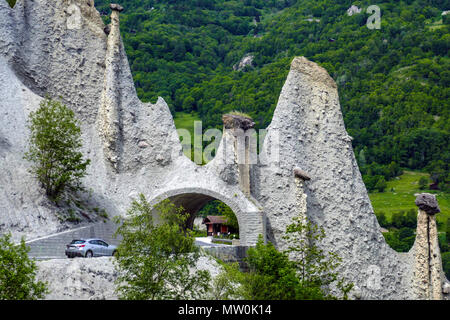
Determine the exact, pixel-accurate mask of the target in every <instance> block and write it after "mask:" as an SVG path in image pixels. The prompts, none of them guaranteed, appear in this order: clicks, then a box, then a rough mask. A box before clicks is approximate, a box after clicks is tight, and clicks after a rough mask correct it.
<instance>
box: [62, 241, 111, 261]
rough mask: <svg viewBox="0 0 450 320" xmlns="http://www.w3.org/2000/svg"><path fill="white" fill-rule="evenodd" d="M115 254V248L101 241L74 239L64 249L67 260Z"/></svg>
mask: <svg viewBox="0 0 450 320" xmlns="http://www.w3.org/2000/svg"><path fill="white" fill-rule="evenodd" d="M116 252H117V246H114V245H110V244H107V243H106V242H105V241H103V240H102V239H75V240H72V242H71V243H70V244H68V245H67V248H66V256H67V257H68V258H73V257H86V258H92V257H100V256H113V255H115V254H116Z"/></svg>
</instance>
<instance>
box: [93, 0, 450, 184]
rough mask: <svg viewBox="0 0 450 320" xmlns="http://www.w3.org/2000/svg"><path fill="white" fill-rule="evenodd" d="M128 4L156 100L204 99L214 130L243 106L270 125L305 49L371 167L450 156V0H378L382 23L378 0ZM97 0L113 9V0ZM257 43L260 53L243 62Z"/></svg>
mask: <svg viewBox="0 0 450 320" xmlns="http://www.w3.org/2000/svg"><path fill="white" fill-rule="evenodd" d="M122 4H123V5H124V7H125V11H124V12H123V13H122V24H121V31H122V36H123V39H124V43H125V47H126V51H127V54H128V57H129V61H130V65H131V69H132V72H133V76H134V80H135V83H136V87H137V92H138V95H139V97H140V98H141V99H142V100H144V101H152V102H154V101H155V100H156V99H157V97H158V96H162V97H163V98H164V99H165V100H166V101H167V102H168V104H169V106H170V108H171V110H172V112H173V113H174V114H175V113H177V112H191V111H195V112H197V113H198V115H199V117H200V118H201V120H202V121H203V128H204V129H205V130H206V129H207V128H211V127H219V128H220V127H221V125H222V123H221V114H223V113H225V112H228V111H231V110H241V111H243V112H246V113H248V114H250V115H251V116H252V118H253V119H254V120H255V121H256V123H257V127H259V128H264V127H267V125H268V124H269V123H270V121H271V118H272V115H273V111H274V109H275V106H276V103H277V99H278V96H279V93H280V90H281V87H282V85H283V83H284V81H285V78H286V75H287V73H288V70H289V64H290V61H291V60H292V58H293V57H294V56H301V55H302V56H305V57H307V58H308V59H310V60H312V61H315V62H317V63H319V64H320V65H322V66H323V67H325V68H326V69H327V70H328V72H329V73H330V75H331V76H332V77H333V78H334V79H335V81H336V82H337V84H338V87H339V94H340V102H341V107H342V110H343V113H344V120H345V123H346V126H347V130H348V131H349V134H350V135H351V136H353V137H354V141H353V143H354V149H355V153H356V154H357V155H358V157H357V158H358V162H359V164H360V167H361V171H362V173H363V175H365V176H374V175H379V176H384V178H385V180H389V179H390V178H391V176H390V175H391V174H392V172H390V173H387V170H388V166H390V165H397V166H400V167H407V168H411V169H424V168H428V167H429V166H430V165H431V164H432V163H433V162H435V161H438V160H443V161H444V163H449V162H450V161H449V160H450V147H449V145H450V144H449V143H448V142H449V123H450V121H449V113H450V111H449V110H450V108H449V101H450V99H449V95H450V87H449V83H450V72H449V70H450V60H449V58H448V48H449V45H450V32H449V25H448V21H449V19H446V17H447V16H442V11H443V10H447V9H448V6H449V3H448V1H443V0H439V1H438V0H435V1H432V0H408V1H393V0H385V1H378V2H377V5H378V6H379V7H380V9H381V28H380V29H379V30H377V29H369V28H368V27H367V26H366V23H367V20H368V18H369V16H370V14H369V13H367V8H368V6H369V5H371V4H372V3H371V2H369V1H354V2H353V3H352V4H354V5H356V6H358V7H359V8H361V9H362V10H361V12H360V13H357V14H353V15H351V16H349V15H348V14H347V10H348V8H349V7H350V5H349V2H348V1H344V0H338V1H330V0H320V1H307V0H272V1H262V0H237V1H225V0H222V1H219V0H184V1H171V0H163V1H154V0H145V1H136V0H124V1H122ZM96 5H97V7H98V8H99V9H100V10H101V11H102V12H103V13H104V14H105V20H108V17H107V13H108V9H107V1H105V0H101V1H100V0H99V1H96ZM246 54H252V55H253V56H254V59H253V63H252V65H251V66H247V67H246V68H244V69H243V70H241V71H238V70H234V69H233V66H234V65H236V64H237V63H239V61H240V60H241V59H242V58H243V57H244V56H245V55H246ZM361 155H362V156H361ZM369 165H371V167H368V166H369ZM373 169H376V170H377V171H383V173H382V174H379V173H378V174H374V173H373V172H372V171H373ZM400 172H401V171H398V170H397V174H398V173H400ZM447 176H448V175H447ZM378 180H379V179H377V180H376V181H374V183H373V186H375V185H376V183H377V182H378Z"/></svg>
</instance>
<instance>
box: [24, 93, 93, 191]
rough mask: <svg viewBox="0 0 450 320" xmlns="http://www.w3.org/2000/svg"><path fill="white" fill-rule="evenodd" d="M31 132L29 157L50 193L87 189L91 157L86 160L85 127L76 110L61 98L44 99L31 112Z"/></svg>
mask: <svg viewBox="0 0 450 320" xmlns="http://www.w3.org/2000/svg"><path fill="white" fill-rule="evenodd" d="M28 127H29V129H30V131H31V134H30V138H29V149H28V152H26V153H25V159H27V160H29V161H32V162H33V165H32V167H31V172H32V173H33V174H34V175H35V176H36V177H37V179H38V180H39V182H40V183H41V185H42V186H43V187H44V188H45V192H46V194H47V196H49V197H50V198H51V199H57V198H58V196H60V195H61V193H63V192H64V191H66V190H71V191H79V190H83V188H82V186H81V179H82V178H83V177H84V176H85V175H86V168H87V166H88V165H89V163H90V160H83V155H82V153H81V152H79V149H80V148H81V147H82V143H81V129H80V128H79V126H78V123H77V121H76V119H75V115H74V113H73V111H71V110H70V109H68V108H67V107H66V106H64V105H63V104H61V103H60V102H58V101H52V100H50V99H48V98H47V99H44V100H43V101H42V102H41V104H40V108H39V109H38V110H37V111H36V112H31V113H30V116H29V125H28Z"/></svg>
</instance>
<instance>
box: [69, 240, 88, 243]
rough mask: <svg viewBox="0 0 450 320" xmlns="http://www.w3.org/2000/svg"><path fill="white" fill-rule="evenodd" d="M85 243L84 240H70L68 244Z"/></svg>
mask: <svg viewBox="0 0 450 320" xmlns="http://www.w3.org/2000/svg"><path fill="white" fill-rule="evenodd" d="M85 242H86V241H84V240H72V242H71V243H70V244H82V243H85Z"/></svg>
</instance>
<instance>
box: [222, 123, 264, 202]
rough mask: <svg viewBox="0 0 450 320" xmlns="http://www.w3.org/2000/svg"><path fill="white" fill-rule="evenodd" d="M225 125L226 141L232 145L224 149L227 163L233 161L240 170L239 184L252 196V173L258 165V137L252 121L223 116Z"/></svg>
mask: <svg viewBox="0 0 450 320" xmlns="http://www.w3.org/2000/svg"><path fill="white" fill-rule="evenodd" d="M222 120H223V123H224V135H226V137H225V139H224V141H225V142H226V143H229V144H231V145H230V146H227V147H226V148H224V150H227V152H228V153H230V151H231V152H232V153H233V154H227V155H226V159H227V161H232V162H233V163H234V164H236V165H237V168H238V182H239V186H240V188H241V190H242V192H243V193H244V194H246V195H251V176H252V174H251V171H252V167H253V165H255V164H256V157H257V150H256V146H257V135H256V132H255V130H254V129H253V128H254V127H255V123H254V122H253V120H252V119H250V118H247V117H244V116H239V115H232V114H225V115H223V116H222Z"/></svg>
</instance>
